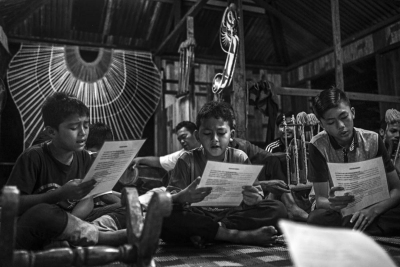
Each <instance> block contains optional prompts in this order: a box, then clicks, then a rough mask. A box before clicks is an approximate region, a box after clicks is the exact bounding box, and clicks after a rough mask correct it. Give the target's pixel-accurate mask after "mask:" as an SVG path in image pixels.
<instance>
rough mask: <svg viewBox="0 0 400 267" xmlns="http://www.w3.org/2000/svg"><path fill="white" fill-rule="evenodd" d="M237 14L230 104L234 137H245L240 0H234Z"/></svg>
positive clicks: (242, 33)
mask: <svg viewBox="0 0 400 267" xmlns="http://www.w3.org/2000/svg"><path fill="white" fill-rule="evenodd" d="M235 4H236V7H237V14H238V17H239V27H238V28H239V32H238V36H239V51H238V57H237V60H236V66H235V72H234V74H233V79H232V90H233V92H232V95H231V104H232V107H233V109H234V110H235V115H236V137H239V138H242V139H246V137H247V133H246V130H247V129H246V128H247V127H246V122H247V115H246V114H247V112H246V103H247V93H246V91H247V89H246V77H245V73H246V69H245V54H244V27H243V9H242V0H235Z"/></svg>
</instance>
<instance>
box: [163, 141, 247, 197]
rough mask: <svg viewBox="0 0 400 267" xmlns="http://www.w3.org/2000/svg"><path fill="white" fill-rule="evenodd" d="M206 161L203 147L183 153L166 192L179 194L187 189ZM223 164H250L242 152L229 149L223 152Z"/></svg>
mask: <svg viewBox="0 0 400 267" xmlns="http://www.w3.org/2000/svg"><path fill="white" fill-rule="evenodd" d="M207 161H208V160H207V158H206V156H205V155H204V151H203V147H199V148H196V149H193V150H191V151H187V152H185V153H183V154H182V156H181V157H180V158H179V159H178V161H177V163H176V165H175V168H174V170H173V171H172V174H171V179H170V180H169V185H168V187H167V191H170V192H179V191H181V190H182V189H185V188H186V187H188V186H189V185H190V184H191V183H192V182H193V181H194V180H195V179H196V178H197V177H199V176H202V175H203V171H204V169H205V167H206V165H207ZM224 162H229V163H239V164H250V161H249V159H248V157H247V155H246V154H245V153H244V152H243V151H241V150H238V149H234V148H231V147H228V148H227V149H226V151H225V160H224Z"/></svg>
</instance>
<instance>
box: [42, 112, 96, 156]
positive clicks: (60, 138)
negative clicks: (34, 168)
mask: <svg viewBox="0 0 400 267" xmlns="http://www.w3.org/2000/svg"><path fill="white" fill-rule="evenodd" d="M88 134H89V118H88V117H86V116H82V117H81V116H79V115H78V114H75V115H71V116H69V117H68V118H67V119H65V120H64V121H63V122H62V123H61V124H60V125H59V126H58V129H53V128H51V130H50V136H51V137H52V143H53V144H54V146H56V147H57V148H58V149H61V150H64V151H65V152H71V151H81V150H83V149H84V148H85V144H86V139H87V137H88Z"/></svg>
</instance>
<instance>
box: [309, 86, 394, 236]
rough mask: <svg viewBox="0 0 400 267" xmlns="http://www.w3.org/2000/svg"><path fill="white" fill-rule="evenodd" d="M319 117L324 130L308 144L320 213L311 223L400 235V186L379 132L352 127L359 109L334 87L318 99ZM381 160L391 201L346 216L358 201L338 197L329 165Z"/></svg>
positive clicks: (312, 178)
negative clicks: (380, 158)
mask: <svg viewBox="0 0 400 267" xmlns="http://www.w3.org/2000/svg"><path fill="white" fill-rule="evenodd" d="M313 108H314V113H315V115H316V116H317V118H318V119H319V121H320V123H321V126H322V127H323V128H324V131H322V132H320V133H319V134H318V135H316V136H314V138H313V139H312V140H311V142H310V145H309V159H310V164H309V168H310V171H309V177H308V179H309V180H310V181H311V182H313V187H314V190H315V197H316V209H315V210H314V211H312V212H311V213H310V215H309V217H308V223H310V224H317V225H321V226H336V227H347V228H353V229H354V230H360V231H365V232H366V233H368V234H372V235H389V234H394V233H397V234H398V233H400V225H399V223H398V221H399V219H400V206H399V203H400V181H399V179H398V178H397V175H396V172H395V170H394V167H393V164H392V162H391V161H390V158H389V157H388V154H387V152H386V149H385V146H384V144H383V141H382V139H381V138H380V137H379V136H378V134H377V133H375V132H372V131H367V130H363V129H359V128H355V127H354V126H353V119H354V117H355V110H354V108H353V107H351V105H350V101H349V99H348V98H347V96H346V95H345V93H344V92H343V91H341V90H339V89H336V88H332V89H328V90H324V91H322V92H321V93H320V94H319V95H318V96H316V97H315V98H314V103H313ZM376 157H382V159H383V163H384V166H385V171H386V177H387V182H388V187H389V195H390V198H388V199H386V200H384V201H381V202H379V203H377V204H374V205H372V206H369V207H367V208H364V209H362V210H359V211H357V212H355V213H354V214H352V215H349V216H346V217H342V216H341V213H340V210H341V209H343V208H345V207H346V206H347V205H348V204H349V203H351V202H353V201H354V196H353V195H345V196H335V191H340V190H343V188H341V187H333V184H332V180H331V177H330V173H329V169H328V165H327V163H328V162H332V163H348V162H358V161H364V160H368V159H372V158H376Z"/></svg>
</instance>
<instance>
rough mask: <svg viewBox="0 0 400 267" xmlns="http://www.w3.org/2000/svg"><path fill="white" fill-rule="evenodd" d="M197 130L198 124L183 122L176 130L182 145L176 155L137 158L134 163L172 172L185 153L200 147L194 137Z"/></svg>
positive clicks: (177, 137)
mask: <svg viewBox="0 0 400 267" xmlns="http://www.w3.org/2000/svg"><path fill="white" fill-rule="evenodd" d="M196 129H197V127H196V124H194V123H193V122H191V121H181V122H180V123H178V124H177V125H176V127H175V129H174V132H175V133H176V139H178V142H179V144H181V146H182V149H181V150H178V151H176V152H174V153H171V154H168V155H165V156H162V157H155V156H147V157H137V158H135V159H134V160H133V161H132V164H134V165H139V164H141V165H147V166H150V167H157V168H163V169H164V170H166V171H172V170H173V169H174V168H175V164H176V161H177V160H178V158H179V157H180V156H181V155H182V154H183V153H184V152H185V151H189V150H192V149H194V148H197V147H199V146H200V143H199V141H198V140H197V139H196V137H195V136H194V131H195V130H196Z"/></svg>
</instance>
